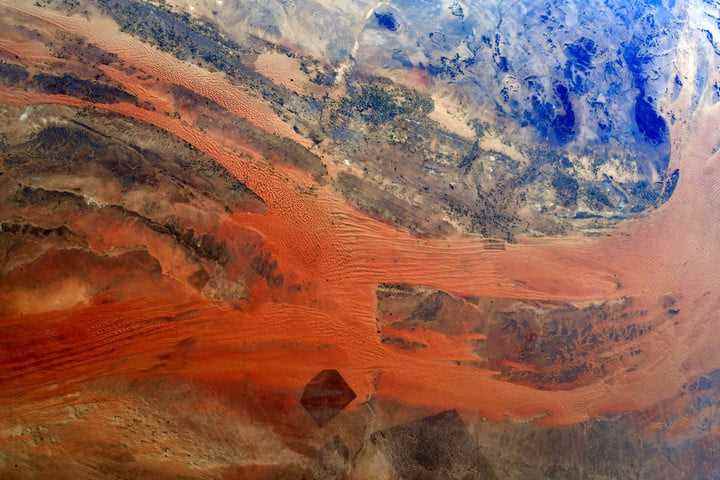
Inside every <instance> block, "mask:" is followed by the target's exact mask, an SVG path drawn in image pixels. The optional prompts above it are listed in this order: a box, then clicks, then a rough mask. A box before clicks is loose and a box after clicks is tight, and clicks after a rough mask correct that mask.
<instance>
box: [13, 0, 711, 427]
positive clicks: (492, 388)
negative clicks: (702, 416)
mask: <svg viewBox="0 0 720 480" xmlns="http://www.w3.org/2000/svg"><path fill="white" fill-rule="evenodd" d="M14 10H16V11H17V12H22V14H23V15H27V16H28V17H33V18H35V19H36V20H42V21H45V22H48V24H50V25H52V27H53V28H57V29H60V30H63V31H67V32H71V33H75V34H78V35H82V36H85V37H87V38H88V39H89V40H90V41H92V42H93V43H95V44H96V45H98V46H100V47H102V48H104V49H106V50H108V51H111V52H114V53H116V54H118V55H119V56H120V57H121V58H122V59H123V60H124V61H125V62H127V64H128V65H132V66H135V67H137V68H139V69H140V70H144V71H146V72H148V73H149V74H151V75H153V76H155V77H157V78H159V79H160V80H162V81H163V82H168V83H176V84H178V85H182V86H184V87H186V88H189V89H192V90H194V91H196V92H197V93H199V94H201V95H204V96H207V97H208V98H211V99H213V100H214V101H216V102H217V103H219V104H220V105H222V106H223V107H225V108H227V109H228V110H229V111H231V112H233V113H235V114H237V115H240V116H243V117H245V118H247V119H249V120H251V121H253V122H254V123H256V124H257V125H258V126H260V127H262V128H263V129H266V130H267V131H270V132H274V133H278V134H280V135H285V136H288V137H289V138H292V139H294V140H296V141H301V139H300V138H299V137H298V136H297V134H295V133H294V132H293V131H292V129H291V128H290V127H289V126H288V125H286V124H284V123H283V122H281V121H280V120H279V119H278V118H277V117H276V116H275V114H274V113H273V112H272V111H270V109H269V108H267V107H264V106H262V105H261V104H260V103H259V102H257V101H256V100H254V99H253V98H252V97H250V96H249V95H247V94H245V93H244V92H242V91H241V90H240V89H238V88H236V87H234V86H232V85H231V84H230V83H229V82H227V80H225V79H224V77H223V76H221V75H219V74H209V73H206V72H203V71H202V70H201V69H199V68H196V67H192V66H189V65H187V64H185V63H182V62H180V61H178V60H176V59H174V58H172V57H170V56H169V55H167V54H164V53H160V52H158V51H156V50H154V49H153V48H151V47H149V46H147V45H145V44H142V43H141V42H139V41H137V40H134V39H132V38H131V37H129V36H126V35H120V34H118V33H116V32H114V31H112V30H109V29H107V28H104V27H103V25H98V24H92V25H91V24H89V23H88V22H86V21H85V20H84V19H82V18H80V17H70V18H68V17H63V16H60V15H57V14H54V13H52V12H48V11H45V10H41V9H36V8H30V7H27V8H23V9H18V8H14ZM3 49H6V50H9V51H16V52H17V53H18V55H21V56H22V55H24V53H25V49H24V48H20V47H18V48H13V46H11V45H3ZM106 73H107V74H108V75H109V76H110V77H112V78H113V79H114V80H116V81H118V82H120V83H123V84H125V85H126V86H127V88H128V89H129V90H131V91H133V92H134V93H135V94H137V95H138V96H140V97H141V100H143V101H147V102H149V103H151V104H153V105H155V107H156V109H157V110H156V111H149V110H147V109H143V108H140V107H137V106H134V105H130V104H123V103H119V104H103V105H88V104H86V103H85V102H82V101H80V100H77V99H74V98H70V97H65V96H49V95H40V94H33V93H28V92H21V91H14V90H10V89H3V90H2V91H1V92H0V101H2V102H5V103H9V104H17V105H31V104H42V103H59V104H66V105H74V106H92V107H94V108H97V109H102V110H107V111H112V112H116V113H119V114H122V115H126V116H129V117H133V118H135V119H138V120H141V121H143V122H147V123H150V124H153V125H155V126H157V127H159V128H161V129H164V130H166V131H168V132H170V133H172V134H174V135H176V136H177V137H179V138H181V139H183V140H185V141H187V142H189V143H190V144H192V145H194V146H195V147H196V148H198V149H199V150H202V151H204V152H206V153H207V154H209V155H210V156H212V157H213V158H215V159H216V160H217V161H218V162H220V163H221V164H222V165H224V166H225V167H226V168H227V169H228V170H229V171H231V172H232V173H233V174H234V175H236V176H237V178H238V179H240V180H242V181H243V182H245V183H246V184H247V185H248V186H249V187H250V188H251V189H253V190H254V191H255V192H257V193H258V194H259V195H260V196H261V197H262V198H263V200H265V202H266V203H267V205H268V212H267V213H266V214H240V213H238V214H234V215H232V216H230V217H228V218H227V219H226V220H225V222H226V225H224V226H223V227H222V228H223V229H227V232H232V231H233V229H235V228H239V227H243V228H247V229H250V230H252V231H255V232H257V233H258V234H259V235H260V236H261V237H262V238H263V240H264V241H265V242H266V245H267V247H268V248H269V250H270V251H271V253H272V255H273V257H274V258H275V259H277V262H278V264H279V268H280V270H281V271H282V272H283V274H284V275H285V276H286V277H288V278H292V279H293V281H294V282H295V283H297V284H299V285H301V286H302V289H301V291H300V292H298V293H296V294H294V295H292V296H288V298H284V299H280V300H278V299H275V300H273V301H271V300H270V299H268V298H267V292H265V293H264V292H262V291H261V290H257V291H253V292H251V299H252V300H251V302H250V304H249V305H248V306H247V308H245V309H242V310H237V309H233V308H229V307H225V306H220V305H217V304H212V303H209V302H207V301H205V300H202V299H200V298H187V297H186V296H183V295H177V296H172V297H168V296H167V295H164V294H163V292H162V290H161V289H160V288H148V289H147V294H146V296H145V298H133V299H128V300H127V301H126V302H124V303H119V304H109V305H103V304H92V305H88V306H83V307H77V308H74V309H70V310H67V311H58V312H53V313H49V314H48V313H45V314H38V315H24V316H18V317H11V318H3V319H0V329H2V331H3V334H2V336H3V337H4V338H12V339H13V340H12V344H11V348H9V349H3V350H0V352H2V353H1V354H0V355H2V357H1V358H0V379H2V385H3V387H2V395H1V396H2V401H4V402H8V401H16V399H17V398H18V397H27V398H31V397H34V396H40V397H42V396H46V395H56V394H57V393H58V389H61V390H66V391H71V390H72V389H73V388H74V385H78V384H81V383H82V382H84V381H88V380H89V379H94V378H97V377H107V376H128V377H131V378H132V377H136V376H137V377H142V376H153V375H162V374H172V375H176V376H178V377H180V378H187V379H193V380H196V381H201V382H208V383H211V384H212V383H215V382H227V383H232V381H233V380H236V379H240V378H247V376H249V377H250V378H252V379H253V381H255V382H257V383H258V384H259V385H264V386H266V387H268V388H277V389H281V390H283V389H289V390H293V391H300V390H301V389H302V387H303V386H304V384H305V382H307V379H308V378H311V377H312V376H313V375H314V374H315V373H317V372H318V371H320V370H322V369H325V368H336V369H338V370H340V371H341V372H342V374H343V376H344V377H345V379H346V380H347V381H348V383H349V384H350V385H351V386H352V388H353V389H354V390H355V392H356V393H357V400H355V402H354V403H353V405H357V404H358V403H359V402H362V401H364V400H365V399H367V398H368V397H369V396H370V395H372V394H376V395H381V396H384V397H387V398H390V399H393V400H397V401H399V402H402V403H405V404H408V405H423V406H430V407H437V408H453V407H454V408H460V409H463V410H467V411H472V412H478V413H480V414H482V415H484V416H487V417H489V418H495V419H501V418H504V417H506V416H511V417H515V418H520V419H522V418H533V417H536V416H538V415H544V414H547V415H548V416H546V417H545V418H544V420H542V421H543V422H547V423H551V424H566V423H571V422H577V421H581V420H583V419H586V418H588V417H590V416H595V415H599V414H602V413H606V412H611V411H621V410H631V409H640V408H643V407H647V406H650V405H652V404H654V403H656V402H658V401H660V400H662V399H665V398H668V397H670V396H672V395H673V394H675V392H676V391H677V389H678V388H679V387H680V386H681V385H682V383H683V382H684V381H685V379H686V378H688V377H690V376H693V375H697V374H700V373H702V372H704V371H705V370H707V369H708V368H709V367H710V366H712V365H717V364H718V363H719V362H720V349H719V348H717V347H718V345H717V339H716V338H714V337H713V336H712V335H706V334H702V332H712V331H714V329H715V328H717V325H718V320H719V319H718V318H717V311H718V310H717V308H716V307H717V302H718V297H717V292H718V291H720V290H718V287H719V286H720V285H719V283H720V276H719V275H718V273H717V269H716V265H718V261H719V260H720V258H719V257H720V242H718V240H720V208H719V207H720V196H719V195H718V194H717V190H718V187H717V183H718V182H717V178H718V172H717V166H716V164H717V162H718V157H717V156H716V155H712V154H711V147H712V146H713V145H714V144H715V142H717V141H718V140H720V133H719V132H718V131H717V129H715V128H714V124H715V121H716V119H717V118H718V112H717V111H715V109H714V110H711V111H707V112H705V113H704V114H703V115H702V117H698V118H696V119H695V121H694V122H695V123H694V128H693V129H692V130H683V129H682V128H681V127H677V128H676V131H675V132H673V137H674V138H679V139H681V140H682V141H676V142H675V144H674V146H673V156H672V158H673V161H674V163H675V165H674V167H679V168H680V169H681V171H682V179H681V181H680V184H679V187H678V189H677V192H676V193H675V195H674V196H673V199H672V201H670V202H669V204H667V205H665V206H664V207H662V208H661V209H660V210H658V211H655V212H653V213H651V214H649V215H647V216H645V217H643V218H640V219H638V220H636V221H631V222H628V223H626V224H624V225H623V226H621V227H619V228H618V229H617V230H616V231H614V232H613V233H612V234H611V235H610V236H607V237H598V238H569V239H522V240H521V241H519V242H518V243H517V244H512V245H508V246H507V249H506V250H504V251H497V250H491V249H487V248H486V242H485V241H484V240H482V239H479V238H472V237H470V238H468V237H458V238H450V239H444V240H423V239H417V238H414V237H411V236H410V235H409V234H407V233H406V232H404V231H400V230H397V229H395V228H392V227H390V226H387V225H385V224H382V223H379V222H378V221H376V220H373V219H371V218H368V217H367V216H365V215H363V214H361V213H359V212H357V211H355V210H353V209H352V208H351V207H349V206H348V205H347V204H346V203H345V202H344V201H343V199H342V198H341V197H340V195H339V194H338V193H336V192H335V191H333V190H332V188H331V187H329V186H321V187H316V188H315V191H314V193H313V194H308V193H304V191H305V190H304V188H303V187H305V186H307V183H306V182H309V180H308V179H307V178H305V177H304V176H303V175H300V174H298V173H297V172H293V171H289V170H288V171H286V170H282V169H280V168H278V167H271V166H270V165H268V164H267V163H266V162H265V161H263V159H262V158H261V157H260V156H259V155H257V154H256V153H254V152H252V151H249V150H247V149H245V150H243V146H242V145H236V151H237V152H244V154H240V153H234V152H233V151H231V150H230V149H229V148H227V147H226V146H224V144H223V142H227V139H225V140H223V141H222V142H221V141H220V139H217V138H213V137H212V135H208V134H205V133H203V132H201V131H199V130H198V129H196V128H194V127H193V126H192V125H190V124H188V123H185V122H183V121H181V120H179V119H175V118H171V117H169V116H167V115H165V114H164V113H163V112H164V111H165V110H166V108H165V106H164V101H163V99H162V98H159V97H158V96H155V95H153V94H151V93H149V92H148V91H147V90H146V89H145V86H142V85H135V84H133V83H132V82H133V81H134V78H133V77H132V76H129V75H124V74H122V73H120V72H117V71H112V70H110V69H107V70H106ZM686 131H692V132H693V134H692V136H687V134H686ZM380 282H407V283H415V284H422V285H428V286H432V287H435V288H438V289H442V290H445V291H448V292H453V293H456V294H461V295H478V296H493V297H514V298H527V299H547V300H549V299H555V300H566V301H574V300H577V301H584V300H603V299H615V298H619V297H622V296H632V297H634V298H635V299H636V301H637V302H638V304H639V305H642V306H644V307H645V308H647V309H649V310H651V311H652V310H653V309H659V308H660V307H659V300H658V299H659V298H661V297H662V296H663V295H664V294H667V293H673V294H674V295H675V296H677V297H679V298H681V299H682V309H681V311H680V313H679V314H678V316H677V317H676V319H677V321H676V322H674V323H673V324H667V325H663V326H662V328H659V329H657V330H656V331H654V332H653V333H652V334H650V335H648V336H647V337H645V338H643V339H642V340H640V341H641V342H642V348H643V350H644V351H645V352H647V355H646V357H645V358H646V359H647V360H646V361H644V363H642V364H641V365H640V367H639V368H638V369H637V370H635V371H634V372H631V373H628V372H615V373H613V374H612V375H610V376H609V377H607V378H605V379H602V380H600V381H598V382H596V383H593V384H591V385H589V386H583V387H578V388H575V389H569V390H563V391H543V390H536V389H532V388H530V387H526V386H520V385H517V384H513V383H509V382H504V381H500V380H498V379H495V378H493V375H494V372H492V371H485V370H480V369H478V368H476V367H471V366H461V365H456V364H454V363H451V362H448V361H445V360H446V359H447V358H450V357H451V356H452V355H455V356H456V357H457V359H462V358H463V356H467V351H466V350H467V346H466V345H465V344H464V343H463V342H462V341H458V343H457V344H455V345H453V344H452V341H451V340H447V339H445V340H443V341H444V342H446V343H445V344H443V343H442V342H438V344H437V345H436V346H435V349H434V350H431V352H432V354H430V352H426V353H425V354H421V355H415V354H409V353H407V352H402V351H399V350H397V349H393V348H391V347H389V346H386V345H383V344H382V343H380V340H379V338H378V335H377V332H376V325H375V302H376V298H375V287H376V285H377V284H378V283H380ZM173 316H179V319H178V320H175V321H168V320H167V318H169V317H173ZM188 338H189V339H193V341H194V342H195V344H194V347H193V348H192V350H189V351H188V352H187V353H185V354H183V356H182V357H181V360H177V361H172V360H169V361H167V362H164V363H163V362H158V359H157V358H158V355H160V354H168V353H172V352H173V351H174V350H173V349H174V348H176V345H177V344H178V342H180V341H182V340H183V339H188ZM17 352H22V355H20V354H18V353H17ZM168 358H171V359H172V358H173V357H172V355H171V356H170V357H168ZM177 358H180V357H177ZM378 378H379V381H377V382H376V379H378ZM353 405H351V407H350V408H352V407H353Z"/></svg>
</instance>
